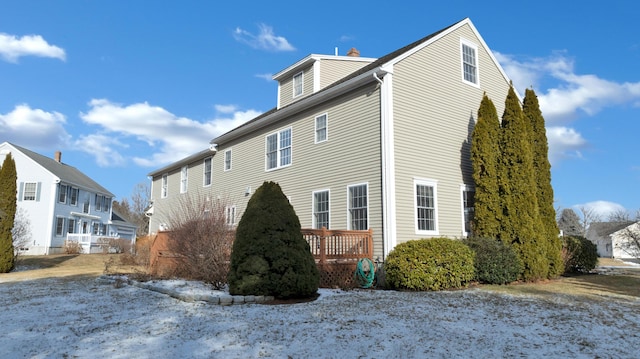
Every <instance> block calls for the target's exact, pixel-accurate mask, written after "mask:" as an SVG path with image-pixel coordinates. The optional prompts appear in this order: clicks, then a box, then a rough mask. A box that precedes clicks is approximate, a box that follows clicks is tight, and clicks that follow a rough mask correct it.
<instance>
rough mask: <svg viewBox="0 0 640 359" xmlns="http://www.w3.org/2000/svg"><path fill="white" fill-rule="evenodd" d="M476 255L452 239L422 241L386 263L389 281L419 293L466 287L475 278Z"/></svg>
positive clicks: (407, 245) (395, 252) (401, 247)
mask: <svg viewBox="0 0 640 359" xmlns="http://www.w3.org/2000/svg"><path fill="white" fill-rule="evenodd" d="M473 262H474V253H473V251H472V250H471V249H470V248H469V247H467V246H466V245H465V244H464V243H462V242H461V241H457V240H452V239H449V238H442V237H441V238H431V239H418V240H411V241H408V242H404V243H401V244H399V245H397V246H396V247H395V248H394V249H393V250H392V251H391V253H389V255H388V256H387V259H386V261H385V263H384V270H385V274H386V281H387V284H388V285H389V286H391V287H392V288H397V289H408V290H415V291H424V290H442V289H450V288H462V287H466V286H467V285H468V283H469V282H470V281H472V280H473V277H474V266H473Z"/></svg>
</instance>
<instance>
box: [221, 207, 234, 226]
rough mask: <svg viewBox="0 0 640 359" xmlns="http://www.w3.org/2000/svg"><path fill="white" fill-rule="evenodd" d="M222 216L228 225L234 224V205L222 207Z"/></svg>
mask: <svg viewBox="0 0 640 359" xmlns="http://www.w3.org/2000/svg"><path fill="white" fill-rule="evenodd" d="M224 218H225V222H226V223H227V225H228V226H233V225H235V224H236V206H227V207H225V209H224Z"/></svg>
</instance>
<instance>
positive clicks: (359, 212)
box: [347, 183, 369, 231]
mask: <svg viewBox="0 0 640 359" xmlns="http://www.w3.org/2000/svg"><path fill="white" fill-rule="evenodd" d="M347 192H348V203H347V208H348V223H347V226H348V229H351V230H361V231H364V230H367V229H369V201H368V185H367V184H366V183H364V184H358V185H352V186H349V187H347Z"/></svg>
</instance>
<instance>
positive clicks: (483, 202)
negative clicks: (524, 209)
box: [471, 94, 502, 238]
mask: <svg viewBox="0 0 640 359" xmlns="http://www.w3.org/2000/svg"><path fill="white" fill-rule="evenodd" d="M499 138H500V119H499V118H498V112H497V111H496V107H495V105H494V104H493V101H491V99H490V98H489V97H488V96H487V94H484V96H483V97H482V101H481V102H480V108H479V109H478V121H477V123H476V125H475V127H474V128H473V132H472V134H471V163H472V165H473V180H474V182H475V197H474V218H473V226H472V231H473V235H474V236H478V237H484V238H498V235H499V233H500V222H501V214H502V208H501V199H500V193H499V186H498V164H499V161H500V146H499V145H500V144H499Z"/></svg>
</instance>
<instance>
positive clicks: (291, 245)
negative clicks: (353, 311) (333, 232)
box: [228, 182, 320, 298]
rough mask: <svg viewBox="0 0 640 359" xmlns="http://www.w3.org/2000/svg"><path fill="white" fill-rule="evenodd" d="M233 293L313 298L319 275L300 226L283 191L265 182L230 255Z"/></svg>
mask: <svg viewBox="0 0 640 359" xmlns="http://www.w3.org/2000/svg"><path fill="white" fill-rule="evenodd" d="M228 279H229V293H230V294H232V295H271V296H274V297H276V298H305V297H311V296H313V295H314V294H315V293H316V292H317V290H318V285H319V281H320V275H319V272H318V268H317V266H316V263H315V260H314V259H313V255H312V254H311V251H310V248H309V244H308V243H307V242H306V241H305V240H304V238H303V236H302V232H301V227H300V220H299V219H298V216H297V215H296V213H295V211H294V209H293V207H292V206H291V204H289V201H288V200H287V197H286V196H285V195H284V193H283V192H282V190H281V188H280V186H279V185H278V184H277V183H274V182H265V183H264V184H263V185H262V186H260V187H259V188H258V189H257V190H256V192H255V193H254V194H253V196H252V197H251V199H250V200H249V203H248V204H247V209H246V210H245V211H244V214H243V215H242V218H241V219H240V223H238V228H237V230H236V239H235V241H234V243H233V250H232V252H231V268H230V271H229V278H228Z"/></svg>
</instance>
